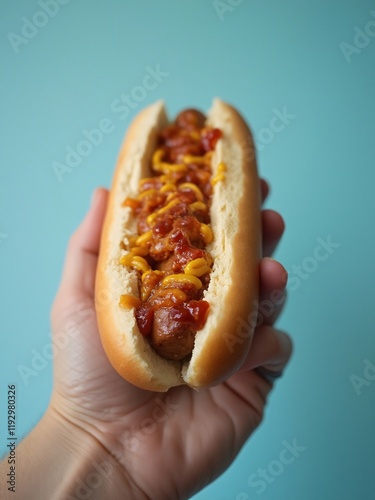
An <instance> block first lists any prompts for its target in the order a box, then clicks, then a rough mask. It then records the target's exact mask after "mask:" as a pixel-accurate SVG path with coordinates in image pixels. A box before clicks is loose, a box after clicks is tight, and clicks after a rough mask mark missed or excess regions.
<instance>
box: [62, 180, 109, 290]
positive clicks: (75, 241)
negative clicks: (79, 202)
mask: <svg viewBox="0 0 375 500" xmlns="http://www.w3.org/2000/svg"><path fill="white" fill-rule="evenodd" d="M107 200H108V191H107V190H106V189H104V188H98V189H96V190H95V191H94V194H93V197H92V202H91V206H90V209H89V211H88V212H87V214H86V216H85V218H84V220H83V221H82V222H81V224H80V226H79V227H78V229H77V230H76V231H75V232H74V233H73V235H72V237H71V238H70V241H69V245H68V249H67V252H66V257H65V265H64V271H63V275H62V280H61V285H60V292H62V295H63V296H65V297H70V298H74V297H77V296H79V297H87V296H88V297H90V298H92V297H93V296H94V286H95V274H96V266H97V262H98V253H99V244H100V235H101V231H102V226H103V221H104V216H105V210H106V206H107Z"/></svg>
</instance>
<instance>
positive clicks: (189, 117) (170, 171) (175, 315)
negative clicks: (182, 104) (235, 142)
mask: <svg viewBox="0 0 375 500" xmlns="http://www.w3.org/2000/svg"><path fill="white" fill-rule="evenodd" d="M205 122H206V117H205V116H204V115H203V114H202V113H201V112H200V111H197V110H194V109H187V110H184V111H182V112H181V113H180V114H179V115H178V116H177V118H176V120H175V122H174V123H172V124H170V125H168V126H167V127H166V128H165V129H164V130H162V131H161V132H160V134H159V137H158V145H157V148H156V150H155V152H154V154H153V157H152V161H151V171H152V172H153V174H154V175H153V176H152V177H147V178H143V179H141V181H140V183H139V193H138V195H137V197H136V198H129V197H128V198H126V199H125V200H124V202H123V206H125V207H130V208H131V209H132V211H133V213H134V214H135V215H136V217H137V234H135V235H133V236H131V237H130V238H129V240H128V242H127V244H126V245H125V244H123V248H124V250H126V251H127V253H126V254H124V255H123V256H122V257H121V259H120V264H121V265H123V266H126V267H129V268H131V269H134V270H136V271H137V272H138V275H139V298H137V297H134V296H131V295H122V296H121V297H120V306H122V307H125V308H135V317H136V320H137V324H138V327H139V330H140V332H141V333H142V334H143V335H144V336H145V337H147V339H148V340H149V342H150V343H151V345H152V346H153V348H154V349H155V351H156V352H157V353H158V354H159V355H161V356H163V357H164V358H167V359H173V360H182V359H184V358H186V357H187V356H189V355H190V354H191V352H192V349H193V346H194V338H195V334H196V332H197V330H200V329H201V328H203V326H204V324H205V321H206V318H207V314H208V309H209V304H208V302H207V301H205V300H204V299H203V297H204V291H205V290H207V288H208V285H209V281H210V272H211V269H212V264H213V259H212V257H211V255H210V253H209V252H208V251H207V249H206V248H207V245H208V244H209V243H211V241H212V240H213V238H214V235H213V234H212V230H211V227H210V215H209V209H210V204H211V196H212V189H213V186H214V185H215V184H216V183H217V182H220V181H222V180H223V179H224V176H225V165H224V164H223V163H221V164H220V165H219V166H218V169H217V172H216V175H215V176H212V173H211V157H212V154H213V151H214V149H215V146H216V143H217V141H218V140H219V139H220V137H221V135H222V133H221V131H220V130H219V129H217V128H213V127H209V126H206V125H205Z"/></svg>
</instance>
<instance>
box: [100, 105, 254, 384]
mask: <svg viewBox="0 0 375 500" xmlns="http://www.w3.org/2000/svg"><path fill="white" fill-rule="evenodd" d="M207 123H208V125H211V126H213V127H217V128H219V129H221V130H222V133H223V136H222V138H221V139H220V140H219V142H218V143H217V146H216V149H215V153H214V156H213V159H212V172H213V175H215V172H216V169H217V166H218V165H219V163H220V162H224V163H225V164H226V165H227V171H226V174H225V182H220V183H218V184H216V185H215V186H214V190H213V196H212V205H211V209H210V216H211V228H212V231H213V234H214V241H213V242H212V243H210V244H209V245H208V246H207V249H208V250H209V251H210V253H211V255H212V257H213V258H214V265H213V269H212V273H211V279H210V283H209V287H208V290H207V291H206V292H205V297H204V299H205V300H206V301H207V302H208V303H209V304H210V309H209V314H208V317H207V321H206V323H205V326H204V327H203V329H201V330H199V331H198V332H197V334H196V337H195V345H194V349H193V352H192V355H191V359H190V361H189V362H180V361H170V360H166V359H164V358H162V357H160V356H159V355H158V354H156V352H155V351H154V350H153V348H152V347H151V346H150V344H149V342H148V341H147V340H146V339H145V338H144V337H143V336H142V335H141V334H140V332H139V330H138V326H137V323H136V320H135V316H134V311H133V310H132V309H128V310H127V309H123V308H120V307H119V296H120V295H121V294H130V295H135V296H138V284H137V276H136V274H135V272H134V271H130V270H129V269H127V268H125V267H123V266H120V265H119V259H120V257H121V247H120V242H121V241H122V240H123V239H124V236H126V235H129V236H130V235H131V234H132V233H134V231H135V228H136V219H135V217H134V215H133V213H132V211H131V210H130V209H129V208H128V207H122V206H121V205H122V202H123V200H124V198H126V197H127V196H134V194H135V193H136V192H137V189H138V184H139V180H140V179H141V178H143V177H147V176H149V175H150V168H149V165H150V161H151V157H152V154H153V151H154V150H155V148H156V142H157V134H158V131H160V130H161V129H162V128H163V127H165V126H166V125H167V124H168V120H167V116H166V112H165V107H164V103H163V102H162V101H158V102H156V103H155V104H153V105H151V106H149V107H148V108H146V109H144V110H143V111H142V112H141V113H139V115H138V116H137V117H136V118H135V120H134V121H133V123H132V124H131V126H130V128H129V130H128V132H127V135H126V137H125V140H124V143H123V146H122V149H121V151H120V155H119V158H118V163H117V168H116V170H115V174H114V178H113V183H112V189H111V192H110V197H109V202H108V208H107V214H106V218H105V223H104V227H103V231H102V237H101V247H100V255H99V262H98V268H97V275H96V290H95V303H96V311H97V321H98V326H99V331H100V336H101V341H102V344H103V347H104V350H105V352H106V354H107V356H108V358H109V360H110V362H111V364H112V365H113V367H114V368H115V369H116V371H117V372H118V373H119V374H120V375H121V376H122V377H123V378H125V379H126V380H127V381H129V382H130V383H132V384H134V385H136V386H138V387H141V388H143V389H146V390H152V391H166V390H168V389H169V388H170V387H174V386H178V385H182V384H188V385H189V386H191V387H194V388H200V387H207V386H212V385H216V384H218V383H220V382H222V381H223V380H225V379H226V378H228V377H229V376H230V375H231V374H233V373H234V372H235V371H236V370H237V369H238V368H239V367H240V366H241V364H242V363H243V361H244V359H245V357H246V356H247V353H248V351H249V348H250V344H251V340H252V335H253V331H252V330H253V326H252V325H251V323H253V322H251V321H250V323H249V318H252V317H254V314H255V313H256V309H255V308H256V303H257V299H258V288H259V261H260V256H261V255H260V246H261V228H260V194H259V180H258V174H257V168H256V162H255V157H254V155H249V153H248V151H249V149H250V150H252V149H253V147H254V146H253V143H252V138H251V137H252V136H251V132H250V130H249V128H248V127H247V125H246V123H245V122H244V120H243V119H242V117H241V116H240V114H239V113H238V112H237V111H236V110H235V109H234V108H233V107H232V106H230V105H228V104H226V103H225V102H223V101H221V100H219V99H215V100H214V102H213V105H212V108H211V110H210V111H209V113H208V115H207ZM245 145H246V147H244V146H245ZM243 322H246V323H249V331H248V332H246V334H245V335H244V333H243V331H242V330H241V336H239V334H238V331H239V325H240V326H241V325H243Z"/></svg>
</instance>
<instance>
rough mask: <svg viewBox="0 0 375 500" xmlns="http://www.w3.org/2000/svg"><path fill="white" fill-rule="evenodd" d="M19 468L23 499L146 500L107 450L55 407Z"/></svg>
mask: <svg viewBox="0 0 375 500" xmlns="http://www.w3.org/2000/svg"><path fill="white" fill-rule="evenodd" d="M18 464H19V472H18V474H17V482H16V492H17V494H18V495H17V497H19V498H29V499H30V500H33V499H35V500H36V499H40V498H50V499H60V498H66V499H69V500H78V499H84V498H90V499H91V500H95V499H102V498H111V499H114V500H116V499H119V500H120V499H123V498H134V499H138V498H140V499H144V496H143V495H142V492H141V490H139V489H138V488H136V487H135V485H134V484H133V482H132V480H131V478H129V477H128V476H127V474H126V471H125V469H124V467H123V466H122V465H121V464H120V463H119V462H118V461H117V460H116V458H115V457H114V456H112V455H111V454H110V453H109V452H108V450H106V449H105V448H104V447H103V446H102V445H101V444H100V443H99V442H98V441H97V440H96V439H95V438H94V437H93V436H92V435H91V434H89V433H88V432H86V431H85V430H82V429H81V428H79V427H77V426H76V425H74V424H73V423H72V422H70V421H69V420H67V419H66V418H65V417H64V416H62V415H61V414H60V413H58V412H57V411H56V410H54V409H53V408H51V407H50V408H48V410H47V412H46V413H45V415H44V416H43V418H42V420H41V421H40V422H39V423H38V425H37V426H36V427H35V429H34V430H33V431H32V432H31V433H30V434H29V436H27V438H26V439H25V440H24V441H23V442H22V443H21V444H20V446H19V447H18Z"/></svg>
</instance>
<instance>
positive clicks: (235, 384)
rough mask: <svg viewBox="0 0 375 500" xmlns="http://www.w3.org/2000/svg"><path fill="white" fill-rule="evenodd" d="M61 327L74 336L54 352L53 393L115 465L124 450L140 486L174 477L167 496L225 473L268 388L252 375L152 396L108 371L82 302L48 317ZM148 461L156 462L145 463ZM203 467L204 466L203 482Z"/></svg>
mask: <svg viewBox="0 0 375 500" xmlns="http://www.w3.org/2000/svg"><path fill="white" fill-rule="evenodd" d="M77 311H80V312H79V314H77ZM66 325H70V330H71V332H73V331H74V329H75V330H76V334H77V335H76V336H74V337H73V334H72V337H73V338H74V342H73V341H72V340H71V339H70V341H69V343H68V344H67V346H66V348H64V349H63V350H61V351H58V352H57V356H56V363H55V373H56V383H55V389H56V391H57V393H58V394H59V396H60V397H61V396H62V397H63V400H65V401H69V402H70V403H73V406H72V404H70V405H69V407H72V408H73V414H72V415H70V416H71V417H73V418H75V419H77V418H79V417H78V415H79V414H82V411H83V412H84V416H85V419H86V420H87V421H88V423H89V424H91V425H93V426H94V427H95V428H96V429H97V430H98V432H99V430H100V433H101V435H105V436H106V442H104V445H105V446H108V447H111V448H112V449H113V448H114V446H115V448H116V451H115V454H116V458H118V459H119V460H120V461H122V460H123V458H122V457H123V454H125V450H126V455H127V459H126V462H127V466H128V465H129V453H131V457H132V465H133V467H134V471H137V475H138V476H139V484H146V483H150V485H151V484H152V485H155V484H157V482H158V481H160V474H159V470H160V469H161V470H171V471H175V477H172V478H170V480H169V484H168V487H169V488H172V492H173V491H176V490H175V489H179V490H181V491H184V492H186V489H187V487H188V485H189V484H199V485H203V482H204V483H206V482H209V481H210V479H212V478H213V477H216V476H217V475H218V474H219V473H220V472H221V471H222V470H224V469H225V468H226V467H227V465H228V464H229V463H230V462H231V461H232V460H233V458H234V456H235V455H236V453H237V452H238V449H239V448H240V447H241V445H242V444H243V441H244V437H245V436H247V435H248V433H249V431H251V430H252V429H255V428H256V426H257V425H258V423H259V421H260V418H261V412H262V407H263V404H264V401H263V400H262V399H261V398H260V397H259V387H258V386H259V384H263V385H264V388H263V389H264V390H266V389H267V384H266V383H265V382H263V381H262V380H261V379H260V377H258V376H257V375H255V374H253V373H252V372H243V373H241V374H237V375H235V376H234V377H232V379H230V380H229V381H228V382H227V383H225V384H222V385H221V386H218V387H215V388H211V389H206V390H201V391H199V392H197V391H192V390H190V389H188V388H186V387H184V386H182V387H177V388H174V389H172V390H171V391H169V392H168V393H167V394H157V395H155V394H154V393H152V392H148V391H143V390H141V389H138V388H135V387H134V386H132V385H131V384H128V383H127V382H126V381H125V380H123V379H122V378H121V377H120V376H119V375H118V374H117V373H116V372H115V371H114V370H113V368H112V366H111V365H110V363H109V361H108V359H107V357H106V355H105V353H104V351H103V348H102V345H101V342H100V339H99V333H98V331H97V326H96V317H95V313H94V307H93V301H92V300H88V299H87V298H86V299H84V298H83V297H82V300H81V301H74V303H73V302H72V303H71V305H70V307H69V306H68V307H66V308H65V309H64V314H63V315H61V316H59V315H55V317H54V325H53V326H54V329H55V331H60V330H61V329H62V328H64V326H65V327H66ZM77 360H79V363H78V362H77ZM63 372H64V376H62V373H63ZM93 374H94V376H93ZM241 388H243V395H242V397H241V394H242V391H241ZM245 395H246V396H245ZM245 397H246V398H247V399H248V401H249V403H248V404H246V403H245V399H243V398H245ZM244 407H245V412H244V411H243V410H244ZM76 408H79V412H76V411H75V409H76ZM237 409H238V411H237ZM60 411H61V410H60ZM237 413H238V415H242V418H240V420H243V421H241V422H240V426H238V425H237V424H238V421H234V419H236V415H237ZM192 417H193V418H192ZM237 419H238V417H237ZM85 423H87V422H82V425H84V424H85ZM218 436H220V440H218ZM223 449H227V450H230V453H229V454H227V456H225V457H223V456H221V455H220V450H223ZM150 457H157V460H151V461H149V460H148V459H149V458H150ZM206 463H210V465H211V475H212V477H210V478H207V474H206V467H205V464H206ZM145 464H148V467H145ZM189 464H190V465H189ZM188 466H189V467H188ZM182 470H183V471H184V474H183V480H182V477H181V473H180V471H182ZM133 477H134V476H133ZM185 482H186V484H184V483H185ZM160 484H161V487H162V486H163V483H162V482H160Z"/></svg>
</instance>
